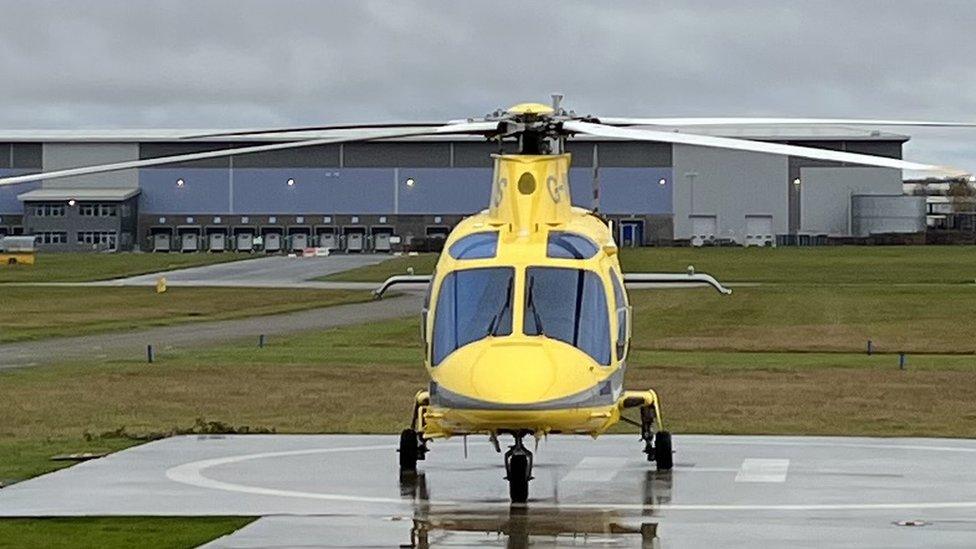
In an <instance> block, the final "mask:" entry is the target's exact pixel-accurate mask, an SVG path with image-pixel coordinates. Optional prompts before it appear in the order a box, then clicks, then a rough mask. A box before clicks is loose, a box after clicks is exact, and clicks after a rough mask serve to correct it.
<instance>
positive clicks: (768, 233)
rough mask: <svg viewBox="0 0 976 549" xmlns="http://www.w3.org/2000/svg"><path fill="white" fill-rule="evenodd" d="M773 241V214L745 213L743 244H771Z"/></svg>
mask: <svg viewBox="0 0 976 549" xmlns="http://www.w3.org/2000/svg"><path fill="white" fill-rule="evenodd" d="M773 243H774V240H773V216H771V215H747V216H746V241H745V245H746V246H772V245H773Z"/></svg>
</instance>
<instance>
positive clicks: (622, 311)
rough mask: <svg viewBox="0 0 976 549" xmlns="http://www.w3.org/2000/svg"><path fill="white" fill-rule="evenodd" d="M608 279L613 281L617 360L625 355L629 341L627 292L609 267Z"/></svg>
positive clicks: (615, 273)
mask: <svg viewBox="0 0 976 549" xmlns="http://www.w3.org/2000/svg"><path fill="white" fill-rule="evenodd" d="M610 280H611V281H612V283H613V301H614V306H615V307H616V311H617V360H623V359H624V358H625V357H626V356H627V346H628V344H629V342H630V341H629V340H630V337H629V334H628V324H630V308H629V307H628V306H627V294H625V293H624V286H623V284H621V283H620V277H619V276H617V272H616V271H614V270H613V269H610Z"/></svg>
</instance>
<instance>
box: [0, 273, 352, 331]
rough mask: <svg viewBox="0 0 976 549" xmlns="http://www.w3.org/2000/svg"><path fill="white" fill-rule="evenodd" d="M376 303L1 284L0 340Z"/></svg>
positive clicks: (322, 293)
mask: <svg viewBox="0 0 976 549" xmlns="http://www.w3.org/2000/svg"><path fill="white" fill-rule="evenodd" d="M369 299H371V296H370V295H369V293H368V292H347V291H336V290H314V289H271V288H249V289H248V290H247V291H241V290H240V289H235V288H169V290H167V291H166V293H163V294H157V293H156V292H155V288H151V287H124V288H116V287H87V286H86V287H77V286H76V287H37V286H7V287H4V286H2V285H0V304H2V306H0V342H11V341H22V340H29V339H39V338H45V337H53V336H71V335H83V334H91V333H98V332H106V331H113V330H132V329H138V328H146V327H150V326H167V325H172V324H182V323H186V322H199V321H205V320H223V319H229V318H241V317H246V316H257V315H267V314H276V313H284V312H289V311H297V310H303V309H312V308H316V307H327V306H331V305H337V304H340V303H352V302H357V301H367V300H369Z"/></svg>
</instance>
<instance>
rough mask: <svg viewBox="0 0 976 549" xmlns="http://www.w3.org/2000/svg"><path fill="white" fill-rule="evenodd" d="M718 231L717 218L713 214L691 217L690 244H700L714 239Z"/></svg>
mask: <svg viewBox="0 0 976 549" xmlns="http://www.w3.org/2000/svg"><path fill="white" fill-rule="evenodd" d="M717 232H718V219H717V218H716V217H715V216H714V215H696V216H692V217H691V245H692V246H702V245H704V244H705V243H706V242H711V241H713V240H715V233H717Z"/></svg>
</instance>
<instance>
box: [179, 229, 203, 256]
mask: <svg viewBox="0 0 976 549" xmlns="http://www.w3.org/2000/svg"><path fill="white" fill-rule="evenodd" d="M199 249H200V246H199V235H197V233H196V232H185V233H182V234H181V235H180V251H181V252H195V251H197V250H199Z"/></svg>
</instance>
